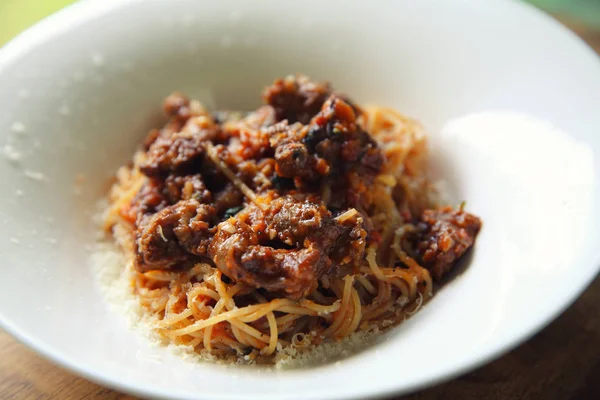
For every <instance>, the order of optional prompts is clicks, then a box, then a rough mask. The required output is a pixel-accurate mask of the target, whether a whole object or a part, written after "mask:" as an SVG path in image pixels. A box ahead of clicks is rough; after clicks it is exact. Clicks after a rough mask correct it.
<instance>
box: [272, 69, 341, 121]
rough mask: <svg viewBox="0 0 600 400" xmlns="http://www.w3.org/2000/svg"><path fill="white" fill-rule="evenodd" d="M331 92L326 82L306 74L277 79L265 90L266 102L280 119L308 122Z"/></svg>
mask: <svg viewBox="0 0 600 400" xmlns="http://www.w3.org/2000/svg"><path fill="white" fill-rule="evenodd" d="M330 93H331V91H330V89H329V85H328V84H326V83H315V82H312V81H310V80H309V79H308V77H306V76H304V75H296V76H293V75H290V76H287V77H286V78H284V79H277V80H276V81H275V82H273V84H272V85H271V86H269V87H267V88H266V89H265V90H264V92H263V99H264V101H265V103H267V104H269V105H270V106H272V107H273V108H274V109H275V115H276V118H277V120H278V121H282V120H287V121H288V122H289V123H290V124H293V123H295V122H301V123H303V124H307V123H308V122H309V121H310V119H311V118H312V117H313V116H314V115H315V114H316V113H318V112H319V110H320V109H321V106H322V105H323V103H324V102H325V100H326V99H327V97H328V96H329V94H330Z"/></svg>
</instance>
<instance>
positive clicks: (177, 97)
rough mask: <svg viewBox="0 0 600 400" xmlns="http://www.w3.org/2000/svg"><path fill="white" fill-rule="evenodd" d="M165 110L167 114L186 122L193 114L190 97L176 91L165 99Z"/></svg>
mask: <svg viewBox="0 0 600 400" xmlns="http://www.w3.org/2000/svg"><path fill="white" fill-rule="evenodd" d="M163 110H164V112H165V114H167V116H169V117H171V118H174V119H178V120H181V121H184V122H185V121H186V120H187V119H188V118H189V117H190V116H191V111H190V99H188V98H187V97H186V96H184V95H183V94H181V93H179V92H175V93H173V94H171V95H169V96H168V97H167V98H166V99H165V101H164V102H163Z"/></svg>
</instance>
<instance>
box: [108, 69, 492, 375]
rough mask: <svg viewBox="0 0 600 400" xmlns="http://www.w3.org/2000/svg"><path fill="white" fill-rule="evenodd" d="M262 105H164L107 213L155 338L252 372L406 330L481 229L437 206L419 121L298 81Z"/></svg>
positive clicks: (269, 93)
mask: <svg viewBox="0 0 600 400" xmlns="http://www.w3.org/2000/svg"><path fill="white" fill-rule="evenodd" d="M262 97H263V100H264V103H265V105H263V106H262V107H259V108H258V109H257V110H256V111H254V112H251V113H246V114H244V113H239V112H230V111H216V112H209V111H208V110H206V109H205V108H204V107H203V106H202V105H201V104H200V103H199V102H198V101H195V100H189V99H188V98H187V97H185V96H183V95H182V94H179V93H174V94H172V95H170V96H169V97H167V99H166V100H165V102H164V111H165V113H166V114H167V116H168V117H169V120H168V122H167V123H166V125H165V126H164V127H163V128H161V129H154V130H152V131H151V132H150V133H149V134H148V136H147V137H146V138H145V140H144V141H143V143H142V144H141V146H140V148H139V149H138V150H137V152H136V153H135V155H134V157H133V161H132V162H131V163H130V164H128V165H125V166H123V167H121V168H120V169H119V171H118V172H117V174H116V182H115V183H114V185H113V186H112V188H111V190H110V194H109V203H110V205H109V207H108V209H107V210H106V213H105V215H104V228H105V229H106V231H107V232H110V233H112V235H113V236H114V239H115V240H116V242H117V243H118V244H119V245H120V248H121V250H122V253H123V255H124V256H125V259H126V262H125V263H124V265H122V266H121V267H122V268H124V273H123V274H122V275H121V276H122V279H124V280H126V281H127V282H128V288H129V290H130V291H131V293H133V295H134V296H135V298H136V301H137V302H138V303H139V305H140V309H141V310H142V313H143V315H144V317H145V319H146V320H147V321H149V324H150V325H151V326H152V329H153V330H154V331H155V332H156V333H157V334H158V335H159V336H160V337H161V338H163V339H164V340H166V341H167V342H168V343H172V344H177V345H182V346H186V347H187V348H190V349H193V351H195V352H196V353H197V354H200V355H205V356H210V357H217V358H219V359H224V360H231V361H234V362H244V363H273V362H275V361H277V360H279V359H281V358H282V357H285V356H286V355H290V354H296V353H297V352H298V351H301V350H307V349H310V348H313V347H314V346H319V345H320V344H322V343H326V342H328V341H332V340H340V339H343V338H346V337H349V336H350V335H352V334H354V333H356V332H378V331H381V330H383V329H386V328H388V327H391V326H394V325H396V324H397V323H399V322H401V321H403V320H405V319H406V318H407V317H409V316H410V315H412V314H414V313H415V312H416V311H417V310H418V309H419V308H420V307H421V306H422V305H423V304H424V303H425V302H426V301H427V300H428V299H429V298H430V297H431V296H432V293H433V290H434V282H441V281H442V280H443V278H444V276H445V275H446V274H447V273H448V272H450V271H451V270H452V268H453V267H454V266H455V265H456V264H457V262H458V261H459V260H460V259H461V258H462V257H463V256H464V255H465V253H466V252H467V251H468V250H469V249H470V248H471V247H472V246H473V244H474V242H475V239H476V237H477V234H478V232H479V230H480V228H481V220H480V219H479V218H478V217H476V216H474V215H472V214H469V213H467V212H466V211H464V204H463V205H461V206H460V207H458V208H453V207H451V206H448V205H439V204H438V201H437V199H436V198H437V196H436V190H435V187H434V185H433V184H432V183H431V182H430V181H429V179H428V178H427V174H426V168H425V167H426V161H427V145H426V135H425V132H424V130H423V128H422V127H421V126H420V125H419V124H418V123H417V122H416V121H414V120H412V119H410V118H407V117H405V116H403V115H401V114H399V113H398V112H396V111H394V110H390V109H387V108H382V107H364V108H363V107H360V106H358V105H357V104H356V103H354V102H353V101H351V100H350V99H349V98H347V97H346V96H344V95H341V94H338V93H336V92H334V91H333V90H332V89H331V88H330V86H329V85H328V84H325V83H315V82H313V81H311V80H310V79H309V78H307V77H306V76H303V75H295V76H288V77H286V78H284V79H277V80H275V82H274V83H273V84H272V85H271V86H269V87H267V88H266V89H265V90H264V91H263V94H262Z"/></svg>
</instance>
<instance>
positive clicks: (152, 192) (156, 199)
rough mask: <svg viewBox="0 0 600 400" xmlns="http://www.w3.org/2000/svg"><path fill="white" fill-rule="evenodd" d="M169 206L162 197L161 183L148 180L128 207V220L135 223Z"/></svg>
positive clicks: (166, 200)
mask: <svg viewBox="0 0 600 400" xmlns="http://www.w3.org/2000/svg"><path fill="white" fill-rule="evenodd" d="M168 205H169V201H168V199H167V198H166V197H165V196H164V193H163V191H162V184H161V182H159V181H157V180H154V179H149V180H148V181H146V182H145V183H144V184H143V185H142V187H141V188H140V190H139V191H138V192H137V193H136V195H135V196H134V197H133V199H132V201H131V205H130V207H129V212H128V214H129V215H128V219H130V220H131V221H137V220H139V219H140V218H142V217H143V216H144V215H147V214H153V213H155V212H157V211H160V210H162V209H163V208H164V207H166V206H168Z"/></svg>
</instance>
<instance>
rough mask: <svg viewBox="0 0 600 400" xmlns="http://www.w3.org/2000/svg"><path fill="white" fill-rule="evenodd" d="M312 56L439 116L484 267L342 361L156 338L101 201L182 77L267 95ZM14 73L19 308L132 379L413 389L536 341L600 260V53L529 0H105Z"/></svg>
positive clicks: (115, 374)
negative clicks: (128, 316)
mask: <svg viewBox="0 0 600 400" xmlns="http://www.w3.org/2000/svg"><path fill="white" fill-rule="evenodd" d="M290 72H304V73H306V74H309V75H311V76H313V77H314V78H316V79H327V80H330V81H332V82H333V84H334V85H335V87H336V88H338V89H340V90H342V91H344V92H346V93H349V94H350V95H351V96H352V98H353V99H355V100H356V101H357V102H361V103H365V102H376V103H379V104H383V105H388V106H392V107H395V108H397V109H398V110H401V111H402V112H404V113H406V114H408V115H412V116H415V117H416V118H418V119H420V120H421V121H422V122H423V123H424V124H425V126H426V127H427V128H428V130H429V131H430V133H431V137H432V139H431V143H432V146H433V152H434V160H433V161H434V167H435V169H436V170H437V173H438V174H440V175H441V176H443V177H445V178H447V179H448V181H449V183H450V185H449V187H450V189H451V191H452V193H453V194H454V196H455V197H456V198H457V199H465V200H467V202H468V209H469V210H471V211H472V212H474V213H476V214H479V215H480V216H482V218H483V220H484V221H485V226H484V229H483V231H482V233H481V236H480V238H479V241H478V242H477V246H476V250H475V252H474V253H473V256H472V257H471V260H470V265H469V266H468V268H466V270H465V271H464V273H463V274H462V275H461V276H459V277H458V278H457V279H454V280H453V281H452V282H451V283H449V284H448V285H446V286H445V287H444V288H443V289H442V290H441V291H440V292H439V293H438V294H437V296H435V297H434V298H433V300H432V301H431V302H430V303H429V304H428V305H427V306H426V307H425V308H424V309H423V310H422V311H421V312H420V313H418V314H417V315H416V316H415V317H414V318H412V319H411V320H409V321H408V322H406V323H404V324H403V325H401V326H400V327H398V328H396V329H394V330H393V331H392V332H391V333H390V334H389V335H387V337H386V340H385V341H383V343H381V344H378V345H377V346H374V347H373V348H369V349H365V351H363V352H360V353H359V354H356V355H355V356H353V357H350V358H348V359H345V360H343V361H340V362H337V363H335V364H330V365H325V366H322V367H318V368H313V369H310V370H293V371H278V372H277V371H266V370H262V369H260V368H233V367H231V368H223V367H218V366H215V365H211V364H193V363H188V362H185V361H183V360H181V359H179V358H177V357H176V356H174V355H173V354H171V353H169V352H168V351H166V350H165V349H163V348H155V347H154V348H153V347H150V346H148V344H147V343H146V342H145V341H144V340H143V339H141V340H140V339H139V337H138V336H137V334H136V333H132V332H130V331H128V330H127V329H126V326H125V324H124V323H123V320H122V318H121V317H120V316H119V315H116V314H113V313H112V312H110V311H108V310H107V308H106V305H105V302H104V300H103V298H102V296H101V295H100V293H99V291H98V289H97V285H96V282H95V279H94V276H93V272H92V270H91V269H90V268H89V267H88V266H87V259H88V254H87V252H86V248H85V246H86V244H90V243H91V242H92V241H93V237H94V229H93V223H92V221H91V216H90V215H91V213H92V211H93V209H94V203H95V201H96V200H97V199H98V198H99V197H100V196H101V195H102V194H103V193H104V192H105V191H106V189H107V180H108V178H109V177H110V176H111V174H113V172H114V171H115V170H116V168H117V167H118V166H119V165H120V164H122V163H124V162H126V161H127V160H128V159H129V157H130V155H131V154H132V151H133V149H134V148H135V146H136V144H137V143H138V141H139V140H140V139H141V138H142V137H143V136H144V135H145V133H146V131H147V129H148V128H150V127H152V126H155V125H156V124H157V123H158V120H160V118H158V119H157V117H160V113H159V104H160V102H161V100H162V98H163V97H164V96H165V95H167V94H169V93H170V92H171V91H173V90H175V89H177V90H182V91H185V92H187V93H188V94H190V95H192V96H195V97H198V98H200V99H201V100H204V101H206V102H207V103H208V105H210V106H217V107H220V108H233V109H250V108H252V107H255V106H256V105H257V104H258V102H259V97H258V94H259V90H260V89H261V88H262V87H263V86H264V85H266V84H268V83H270V82H271V81H272V79H273V78H275V77H278V76H281V75H285V74H287V73H290ZM0 88H1V90H0V132H1V136H0V145H1V147H2V150H3V155H4V158H5V159H3V160H0V161H1V162H2V168H1V169H0V181H1V182H2V196H1V197H0V222H1V225H0V257H1V258H2V261H3V267H2V268H0V288H1V290H0V317H1V322H2V325H3V326H4V327H5V328H6V329H7V330H8V331H9V332H11V333H12V334H13V335H15V336H16V337H17V338H18V339H19V340H21V341H23V342H25V343H26V344H28V345H29V346H31V347H32V348H34V349H36V350H37V351H39V352H40V353H42V354H43V355H45V356H47V357H49V358H50V359H52V360H53V361H55V362H57V363H59V364H61V365H63V366H65V367H67V368H70V369H71V370H73V371H75V372H76V373H78V374H81V375H83V376H85V377H87V378H90V379H92V380H95V381H98V382H101V383H104V384H107V385H109V386H112V387H116V388H119V389H121V390H125V391H128V392H133V393H138V394H141V395H145V396H160V397H169V398H171V397H172V398H185V399H188V398H189V399H191V398H203V399H230V398H246V399H279V400H281V399H333V398H363V397H365V396H372V395H381V394H389V393H399V392H406V391H409V390H413V389H415V388H418V387H422V386H424V385H428V384H431V383H433V382H437V381H439V380H441V379H447V378H450V377H452V376H455V375H457V374H459V373H462V372H465V371H466V370H467V369H470V368H474V367H476V366H477V365H480V364H481V363H483V362H485V361H488V360H490V359H491V358H492V357H496V356H498V355H499V354H500V353H502V352H504V351H506V350H508V349H509V348H510V347H512V346H515V345H516V344H517V343H519V342H520V341H522V340H524V339H525V338H527V337H528V336H530V335H531V334H533V333H534V332H536V331H537V330H538V329H540V328H541V327H542V326H543V325H544V324H547V323H548V322H549V321H550V320H552V319H553V318H554V317H555V316H556V315H557V314H558V313H560V312H561V311H562V310H564V308H565V307H567V306H568V305H569V304H570V303H571V302H572V301H573V300H574V299H575V298H576V297H577V295H578V294H579V293H580V292H581V291H582V290H583V289H584V288H585V287H586V285H587V284H588V283H589V282H590V280H591V279H592V278H593V277H594V276H595V275H596V273H597V271H598V265H599V260H600V248H599V247H598V243H600V234H599V233H600V228H599V227H600V213H599V210H600V207H599V205H600V191H599V185H598V184H599V181H598V172H599V171H600V168H599V161H598V160H599V159H600V136H598V129H599V128H600V112H599V110H600V63H599V62H598V59H597V57H596V56H595V55H594V54H593V53H592V52H591V51H590V50H589V49H588V48H587V47H586V46H585V45H584V44H582V43H581V42H580V41H579V40H578V39H577V38H576V37H575V36H574V35H573V34H571V33H569V32H568V31H567V30H566V29H565V28H563V27H562V26H560V25H559V24H558V23H556V22H554V21H553V20H551V19H550V18H548V17H546V16H544V15H542V14H541V13H540V12H537V11H535V10H534V9H532V8H530V7H528V6H525V5H523V4H520V3H516V2H513V1H508V0H502V1H501V0H490V1H485V2H483V1H479V0H446V1H443V2H442V1H435V0H421V1H418V2H417V1H410V0H405V1H391V0H390V1H371V2H348V1H344V2H342V1H338V2H335V1H332V2H322V1H316V0H315V1H305V0H302V1H300V0H297V1H286V2H283V1H275V0H274V1H264V2H247V1H242V0H237V1H233V0H232V1H218V2H217V1H192V0H189V1H177V2H174V1H166V0H165V1H146V2H141V1H123V0H119V1H106V0H102V1H100V0H98V1H93V0H92V1H86V2H82V3H78V4H76V5H74V6H72V7H70V8H68V9H66V10H64V11H61V12H60V13H58V14H56V15H54V16H52V17H50V18H48V19H47V20H44V21H42V22H41V23H39V24H38V25H36V26H35V27H33V28H32V29H30V30H28V31H27V32H25V33H24V34H22V35H21V36H19V37H18V38H17V39H15V40H14V41H13V42H11V43H9V44H8V45H7V46H6V47H4V48H3V49H1V50H0ZM77 174H82V175H83V176H85V178H86V180H85V183H84V185H83V186H82V190H81V193H79V194H77V193H75V189H74V184H75V180H76V175H77Z"/></svg>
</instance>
